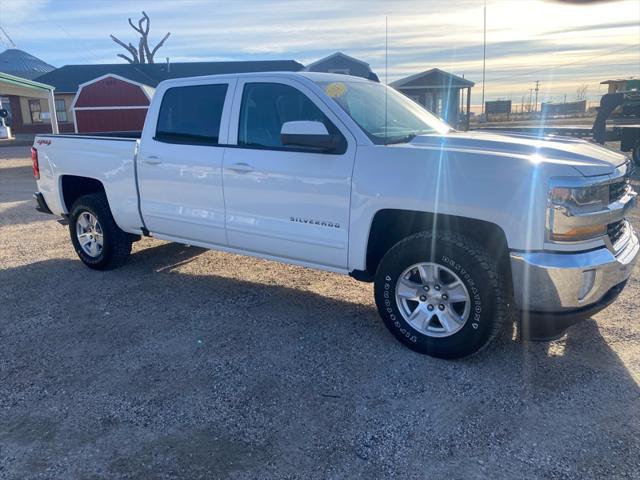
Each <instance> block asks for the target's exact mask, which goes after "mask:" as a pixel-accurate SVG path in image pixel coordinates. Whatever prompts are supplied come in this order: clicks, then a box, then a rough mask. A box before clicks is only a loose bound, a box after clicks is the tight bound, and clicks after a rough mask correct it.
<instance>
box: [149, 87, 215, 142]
mask: <svg viewBox="0 0 640 480" xmlns="http://www.w3.org/2000/svg"><path fill="white" fill-rule="evenodd" d="M226 95H227V85H226V84H219V85H193V86H190V87H174V88H170V89H169V90H167V91H166V92H165V94H164V97H162V104H161V105H160V114H159V115H158V124H157V126H156V136H155V139H156V140H158V141H160V142H169V143H189V144H195V145H217V144H218V136H219V134H220V120H221V118H222V108H223V107H224V99H225V97H226Z"/></svg>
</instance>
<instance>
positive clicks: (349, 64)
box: [305, 52, 379, 82]
mask: <svg viewBox="0 0 640 480" xmlns="http://www.w3.org/2000/svg"><path fill="white" fill-rule="evenodd" d="M305 70H306V71H307V72H325V73H342V74H344V75H353V76H354V77H362V78H368V79H369V80H373V81H375V82H378V81H379V80H378V76H377V75H376V74H375V73H374V72H373V70H371V66H370V65H369V64H368V63H367V62H365V61H363V60H360V59H358V58H355V57H351V56H349V55H347V54H345V53H342V52H335V53H332V54H331V55H329V56H327V57H324V58H321V59H320V60H316V61H315V62H313V63H310V64H309V65H307V68H305Z"/></svg>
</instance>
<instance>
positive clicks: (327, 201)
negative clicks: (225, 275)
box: [223, 76, 356, 269]
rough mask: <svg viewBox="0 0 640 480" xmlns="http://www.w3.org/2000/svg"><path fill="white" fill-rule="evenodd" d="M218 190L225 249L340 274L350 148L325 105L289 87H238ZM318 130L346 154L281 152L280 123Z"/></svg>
mask: <svg viewBox="0 0 640 480" xmlns="http://www.w3.org/2000/svg"><path fill="white" fill-rule="evenodd" d="M233 105H234V106H233V109H232V113H231V126H230V130H229V140H228V143H229V146H228V148H227V149H225V153H224V161H223V185H224V196H225V206H226V227H227V238H228V242H229V246H230V247H232V248H237V249H240V250H244V251H248V252H256V253H260V254H266V255H271V256H274V257H277V258H279V259H285V260H286V259H290V260H292V261H295V262H297V263H308V264H312V265H316V266H324V267H328V268H329V269H345V268H346V267H347V252H348V243H349V242H348V241H349V230H348V228H349V212H350V199H351V177H352V171H353V163H354V159H355V149H356V146H355V140H354V138H353V136H352V135H351V134H350V132H349V131H348V130H347V129H346V127H344V125H343V124H341V123H340V121H339V119H338V118H337V117H335V115H333V113H332V112H331V111H330V110H329V109H328V108H327V106H326V105H325V104H324V103H323V101H322V99H321V98H320V97H319V96H318V95H317V94H316V93H315V92H314V91H312V90H311V89H310V88H308V87H307V86H306V85H304V84H302V83H300V82H297V81H295V80H292V79H283V78H273V77H266V76H265V77H251V78H249V79H244V80H240V81H239V82H238V86H237V88H236V93H235V98H234V102H233ZM291 121H313V122H318V121H320V122H323V123H324V124H325V126H326V127H327V130H328V131H330V132H332V133H338V134H339V135H342V136H343V137H344V140H345V142H343V143H344V145H345V147H344V148H343V149H342V150H341V151H337V152H334V153H318V152H317V151H312V150H310V149H305V148H302V147H292V146H284V145H283V144H282V142H281V137H280V134H281V129H282V125H283V124H284V123H285V122H291Z"/></svg>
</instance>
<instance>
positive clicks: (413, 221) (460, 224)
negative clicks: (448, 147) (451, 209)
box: [366, 209, 511, 278]
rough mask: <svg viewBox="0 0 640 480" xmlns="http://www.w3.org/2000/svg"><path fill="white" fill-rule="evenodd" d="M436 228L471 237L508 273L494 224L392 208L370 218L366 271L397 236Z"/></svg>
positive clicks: (373, 269)
mask: <svg viewBox="0 0 640 480" xmlns="http://www.w3.org/2000/svg"><path fill="white" fill-rule="evenodd" d="M438 229H440V230H447V231H454V232H459V233H462V234H464V235H466V236H467V237H469V238H471V239H472V240H475V241H476V242H477V243H479V244H480V245H482V246H483V247H484V248H486V249H487V251H488V252H489V254H490V255H491V256H492V257H493V258H496V259H498V261H499V268H500V270H501V271H503V272H504V273H505V274H509V275H510V272H511V264H510V262H509V254H508V252H509V247H508V244H507V237H506V235H505V234H504V231H503V230H502V229H501V228H500V227H499V226H498V225H496V224H494V223H491V222H485V221H482V220H476V219H473V218H466V217H457V216H454V215H444V214H438V215H435V214H433V213H425V212H415V211H408V210H392V209H387V210H380V211H379V212H377V213H376V215H375V217H374V218H373V222H372V224H371V230H370V231H369V240H368V243H367V270H366V273H367V274H369V275H370V276H373V275H375V272H376V270H377V268H378V265H379V263H380V260H382V257H383V256H384V255H385V253H387V251H388V250H389V249H390V248H391V247H393V246H394V245H395V244H396V243H398V242H399V241H400V240H402V239H404V238H406V237H408V236H409V235H413V234H414V233H418V232H423V231H437V230H438ZM507 278H511V277H510V276H509V277H507Z"/></svg>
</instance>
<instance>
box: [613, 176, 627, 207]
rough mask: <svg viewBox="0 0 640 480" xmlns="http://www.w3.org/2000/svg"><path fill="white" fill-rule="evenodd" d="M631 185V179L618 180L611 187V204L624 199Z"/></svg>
mask: <svg viewBox="0 0 640 480" xmlns="http://www.w3.org/2000/svg"><path fill="white" fill-rule="evenodd" d="M628 185H629V177H625V178H624V179H622V180H618V181H617V182H615V183H612V184H610V185H609V203H613V202H616V201H618V200H620V199H621V198H622V197H624V194H625V193H626V191H627V186H628Z"/></svg>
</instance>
